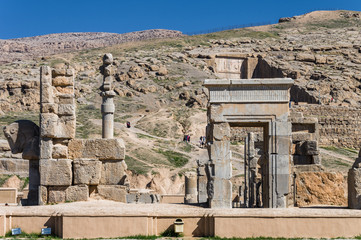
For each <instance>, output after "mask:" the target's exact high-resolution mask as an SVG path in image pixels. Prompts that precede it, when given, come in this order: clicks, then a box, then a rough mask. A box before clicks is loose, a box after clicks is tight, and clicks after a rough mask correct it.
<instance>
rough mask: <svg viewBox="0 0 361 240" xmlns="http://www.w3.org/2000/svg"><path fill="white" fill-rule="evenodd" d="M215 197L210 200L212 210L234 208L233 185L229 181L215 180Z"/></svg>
mask: <svg viewBox="0 0 361 240" xmlns="http://www.w3.org/2000/svg"><path fill="white" fill-rule="evenodd" d="M212 188H213V189H212V190H213V197H212V198H211V199H210V202H209V205H210V207H211V208H232V183H231V181H230V180H227V179H219V178H215V179H214V181H213V186H212Z"/></svg>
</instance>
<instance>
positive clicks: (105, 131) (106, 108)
mask: <svg viewBox="0 0 361 240" xmlns="http://www.w3.org/2000/svg"><path fill="white" fill-rule="evenodd" d="M101 69H102V74H103V85H102V92H101V94H100V95H101V96H102V98H103V103H102V106H101V111H102V119H103V122H102V137H103V138H113V136H114V111H115V106H114V101H113V98H114V96H115V92H114V91H113V90H112V82H113V79H114V77H113V56H112V55H111V54H110V53H107V54H105V55H104V57H103V66H102V67H101Z"/></svg>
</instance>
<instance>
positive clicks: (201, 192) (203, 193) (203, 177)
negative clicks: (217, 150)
mask: <svg viewBox="0 0 361 240" xmlns="http://www.w3.org/2000/svg"><path fill="white" fill-rule="evenodd" d="M197 165H198V168H197V190H198V203H207V199H208V197H207V174H206V171H205V163H204V162H201V161H200V160H197Z"/></svg>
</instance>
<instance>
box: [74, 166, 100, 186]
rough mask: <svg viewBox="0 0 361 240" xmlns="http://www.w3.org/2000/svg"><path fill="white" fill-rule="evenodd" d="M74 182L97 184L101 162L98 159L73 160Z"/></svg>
mask: <svg viewBox="0 0 361 240" xmlns="http://www.w3.org/2000/svg"><path fill="white" fill-rule="evenodd" d="M73 167H74V169H73V170H74V184H88V185H98V184H99V181H100V177H101V171H102V162H100V161H98V160H74V163H73Z"/></svg>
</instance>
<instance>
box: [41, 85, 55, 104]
mask: <svg viewBox="0 0 361 240" xmlns="http://www.w3.org/2000/svg"><path fill="white" fill-rule="evenodd" d="M40 102H41V103H54V91H53V87H52V86H51V85H50V84H48V83H42V84H41V88H40Z"/></svg>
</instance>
